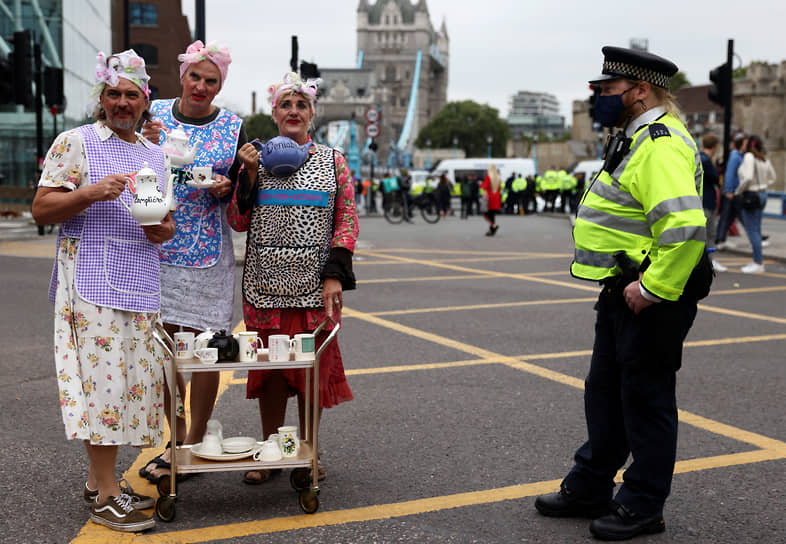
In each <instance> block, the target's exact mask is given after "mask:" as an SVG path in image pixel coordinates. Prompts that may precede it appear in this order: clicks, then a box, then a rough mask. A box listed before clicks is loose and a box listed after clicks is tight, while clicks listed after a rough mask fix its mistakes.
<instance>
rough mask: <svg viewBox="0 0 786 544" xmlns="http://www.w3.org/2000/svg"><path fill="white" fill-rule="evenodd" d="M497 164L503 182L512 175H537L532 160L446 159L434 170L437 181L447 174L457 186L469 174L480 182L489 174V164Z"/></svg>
mask: <svg viewBox="0 0 786 544" xmlns="http://www.w3.org/2000/svg"><path fill="white" fill-rule="evenodd" d="M492 163H493V164H495V165H496V166H497V169H498V170H499V175H500V177H501V178H502V181H505V180H506V179H508V177H509V176H510V175H511V174H521V176H522V177H525V178H526V177H527V176H531V175H535V161H533V160H532V159H495V158H491V159H488V158H478V159H444V160H442V161H440V162H439V164H438V165H437V166H436V167H435V168H434V170H432V172H431V173H432V174H433V175H434V178H435V179H439V177H440V176H441V175H442V174H447V176H448V179H449V180H450V181H452V182H453V183H455V184H458V183H461V182H462V181H463V180H464V179H466V177H467V175H468V174H475V175H476V176H478V179H479V180H480V181H483V178H484V177H485V176H486V173H487V172H488V168H489V164H492Z"/></svg>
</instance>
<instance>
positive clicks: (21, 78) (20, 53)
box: [13, 30, 33, 107]
mask: <svg viewBox="0 0 786 544" xmlns="http://www.w3.org/2000/svg"><path fill="white" fill-rule="evenodd" d="M13 80H14V102H16V103H17V104H21V105H24V106H29V107H32V106H33V53H32V50H31V48H30V31H29V30H22V31H19V32H14V78H13Z"/></svg>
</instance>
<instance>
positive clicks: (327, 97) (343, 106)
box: [315, 0, 449, 169]
mask: <svg viewBox="0 0 786 544" xmlns="http://www.w3.org/2000/svg"><path fill="white" fill-rule="evenodd" d="M448 46H449V39H448V34H447V27H446V24H445V22H444V21H443V22H442V25H441V27H440V29H439V30H435V29H434V27H433V26H432V24H431V19H430V15H429V12H428V7H427V5H426V0H418V1H417V3H415V4H413V3H412V2H411V1H410V0H377V2H375V3H373V4H370V3H369V2H368V0H359V3H358V8H357V63H356V66H355V67H354V68H344V69H341V68H323V69H321V77H322V79H323V80H324V82H323V84H322V88H321V89H320V96H319V99H318V100H317V105H316V117H315V134H316V137H317V139H320V140H322V141H324V142H325V143H327V144H328V145H333V146H336V147H341V148H342V149H343V150H344V151H345V153H346V155H347V159H348V160H349V162H350V168H355V169H357V167H358V166H359V158H360V157H361V155H362V154H363V151H364V149H366V148H367V147H368V144H369V143H370V142H371V140H370V138H367V137H366V135H365V132H364V128H365V124H366V122H365V118H364V116H365V112H366V110H367V109H368V108H377V109H378V110H379V112H380V114H381V122H380V131H379V136H377V138H376V142H377V145H378V151H377V164H381V165H388V166H391V167H398V166H408V165H409V164H408V163H409V158H410V157H411V154H412V152H413V150H414V141H415V139H416V138H417V134H418V131H419V130H420V128H421V127H423V126H424V125H425V124H426V123H427V122H428V121H429V120H430V119H431V118H432V117H433V116H434V115H436V114H437V112H439V110H440V109H442V107H443V106H444V105H445V104H446V102H447V81H448V67H449V48H448Z"/></svg>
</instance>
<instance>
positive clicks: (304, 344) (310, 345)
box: [293, 334, 316, 361]
mask: <svg viewBox="0 0 786 544" xmlns="http://www.w3.org/2000/svg"><path fill="white" fill-rule="evenodd" d="M293 343H294V345H295V360H296V361H309V360H311V359H313V358H314V352H315V351H316V339H315V338H314V335H313V334H296V335H295V338H294V342H293Z"/></svg>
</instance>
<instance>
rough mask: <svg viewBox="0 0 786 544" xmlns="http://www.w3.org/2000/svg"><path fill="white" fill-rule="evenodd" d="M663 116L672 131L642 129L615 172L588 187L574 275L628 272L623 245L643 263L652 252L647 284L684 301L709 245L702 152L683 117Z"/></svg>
mask: <svg viewBox="0 0 786 544" xmlns="http://www.w3.org/2000/svg"><path fill="white" fill-rule="evenodd" d="M656 122H657V123H659V124H660V125H663V126H665V127H666V128H667V129H668V135H659V136H658V137H656V138H652V137H651V134H650V130H649V126H650V125H645V126H644V127H642V128H640V129H639V130H637V131H636V133H635V134H634V135H633V139H632V144H631V149H630V151H629V152H628V153H627V154H626V156H625V157H624V158H623V159H622V162H621V163H620V164H619V166H618V167H617V168H616V169H615V170H614V172H612V173H609V172H606V171H605V170H604V171H602V172H601V173H600V174H599V175H598V176H597V178H596V179H595V180H593V181H592V182H591V184H590V186H589V187H588V189H587V191H586V192H585V194H584V197H583V199H582V201H581V204H580V206H579V210H578V214H577V217H576V224H575V227H574V229H573V238H574V240H575V246H576V249H575V254H574V260H573V263H572V264H571V274H572V275H574V276H575V277H578V278H582V279H587V280H601V279H604V278H608V277H611V276H615V275H619V274H620V272H621V271H620V269H619V267H618V266H617V264H616V262H615V260H614V257H613V256H614V253H616V252H617V251H625V253H626V254H627V256H628V257H630V259H632V260H633V261H634V262H636V263H639V264H641V262H642V261H643V260H644V258H645V257H647V256H649V258H650V262H651V263H650V266H649V267H648V268H647V270H646V271H645V272H644V274H643V276H642V285H643V286H644V288H645V289H647V290H648V291H650V292H651V293H653V294H655V295H657V296H659V297H660V298H662V299H665V300H677V299H678V298H679V297H680V295H681V294H682V290H683V288H684V286H685V283H686V282H687V280H688V277H689V276H690V273H691V271H692V270H693V268H694V267H695V266H696V264H697V263H698V261H699V258H700V257H701V255H702V252H703V251H704V243H705V239H706V229H705V224H706V220H705V217H704V212H703V210H702V202H701V194H702V168H701V159H700V157H699V151H698V149H697V146H696V143H695V142H694V141H693V139H692V138H691V137H690V136H689V133H688V131H687V129H686V128H685V126H684V125H683V124H682V123H681V122H680V121H679V120H678V119H677V118H676V117H674V116H672V115H670V114H667V115H664V116H662V117H661V118H660V119H658V120H657V121H656Z"/></svg>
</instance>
